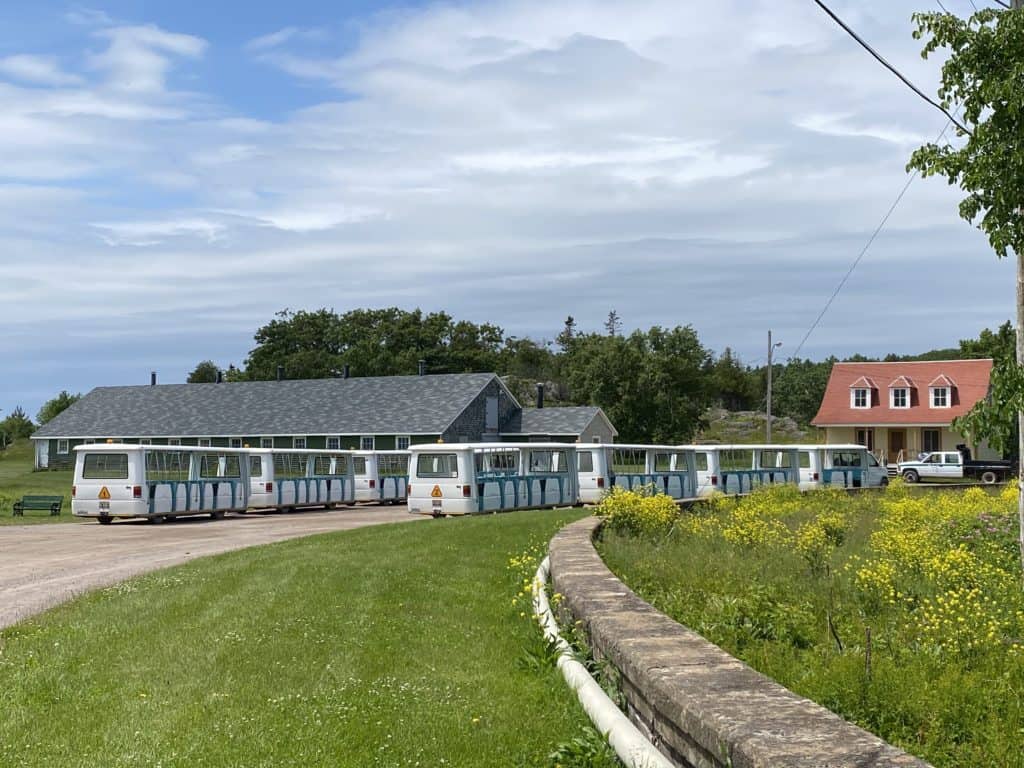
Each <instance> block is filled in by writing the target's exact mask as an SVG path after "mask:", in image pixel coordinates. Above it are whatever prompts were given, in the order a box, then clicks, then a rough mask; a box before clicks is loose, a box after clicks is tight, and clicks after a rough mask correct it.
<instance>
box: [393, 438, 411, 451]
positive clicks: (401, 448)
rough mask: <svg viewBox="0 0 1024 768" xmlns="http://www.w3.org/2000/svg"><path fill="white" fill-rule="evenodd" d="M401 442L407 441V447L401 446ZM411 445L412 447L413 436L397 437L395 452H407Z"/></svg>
mask: <svg viewBox="0 0 1024 768" xmlns="http://www.w3.org/2000/svg"><path fill="white" fill-rule="evenodd" d="M400 440H405V445H400V444H399V441H400ZM410 445H412V435H395V450H397V451H407V450H409V446H410Z"/></svg>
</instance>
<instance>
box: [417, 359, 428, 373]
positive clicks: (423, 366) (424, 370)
mask: <svg viewBox="0 0 1024 768" xmlns="http://www.w3.org/2000/svg"><path fill="white" fill-rule="evenodd" d="M418 370H419V375H420V376H426V375H427V361H426V360H420V361H419V367H418Z"/></svg>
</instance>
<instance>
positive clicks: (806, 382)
mask: <svg viewBox="0 0 1024 768" xmlns="http://www.w3.org/2000/svg"><path fill="white" fill-rule="evenodd" d="M835 362H836V359H835V358H834V357H830V358H828V359H827V360H823V361H822V362H819V363H816V362H813V361H811V360H801V359H800V358H792V359H790V360H789V361H787V362H786V364H785V365H784V366H782V368H781V370H780V371H779V373H778V374H776V378H775V381H774V391H773V392H772V409H773V410H774V412H775V413H776V414H778V415H779V416H789V417H790V418H792V419H794V420H795V421H796V422H797V423H798V424H810V423H811V419H813V418H814V416H815V414H817V413H818V408H819V407H820V406H821V401H822V399H823V398H824V397H825V387H826V386H827V385H828V377H829V375H830V374H831V373H832V364H833V363H835Z"/></svg>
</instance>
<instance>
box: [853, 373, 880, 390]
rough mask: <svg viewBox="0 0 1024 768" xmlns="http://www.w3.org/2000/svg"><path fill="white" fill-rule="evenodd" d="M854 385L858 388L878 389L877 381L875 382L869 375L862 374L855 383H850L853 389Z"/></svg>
mask: <svg viewBox="0 0 1024 768" xmlns="http://www.w3.org/2000/svg"><path fill="white" fill-rule="evenodd" d="M854 387H856V388H857V389H878V387H876V386H875V382H873V381H872V380H871V379H869V378H868V377H867V376H861V377H860V378H859V379H857V380H856V381H855V382H853V384H851V385H850V388H851V389H852V388H854Z"/></svg>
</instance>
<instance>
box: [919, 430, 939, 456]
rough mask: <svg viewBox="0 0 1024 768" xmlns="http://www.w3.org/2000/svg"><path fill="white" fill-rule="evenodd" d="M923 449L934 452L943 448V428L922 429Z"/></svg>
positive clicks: (926, 451)
mask: <svg viewBox="0 0 1024 768" xmlns="http://www.w3.org/2000/svg"><path fill="white" fill-rule="evenodd" d="M921 450H922V451H924V452H925V453H934V452H935V451H941V450H942V430H940V429H922V430H921Z"/></svg>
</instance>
